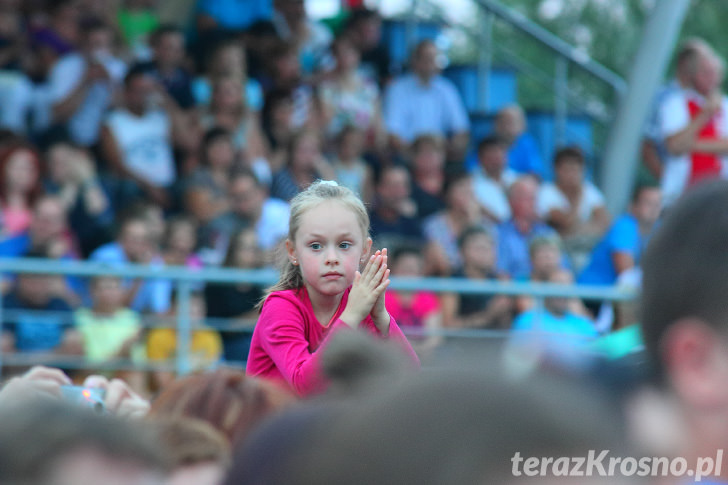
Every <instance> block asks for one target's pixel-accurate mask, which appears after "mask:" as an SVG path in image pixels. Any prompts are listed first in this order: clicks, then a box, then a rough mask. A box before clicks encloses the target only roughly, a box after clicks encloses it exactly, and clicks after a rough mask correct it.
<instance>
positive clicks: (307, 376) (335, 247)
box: [246, 180, 419, 396]
mask: <svg viewBox="0 0 728 485" xmlns="http://www.w3.org/2000/svg"><path fill="white" fill-rule="evenodd" d="M368 234H369V216H368V214H367V210H366V208H365V207H364V204H363V203H362V201H361V200H360V199H359V198H358V197H357V196H356V195H354V193H353V192H351V190H349V189H347V188H345V187H343V186H340V185H338V184H337V183H336V182H331V181H321V180H319V181H317V182H314V183H313V184H311V185H310V186H309V187H308V189H306V190H304V191H303V192H301V193H299V194H298V195H297V196H296V197H294V198H293V200H292V201H291V212H290V223H289V232H288V239H287V240H286V250H287V251H286V252H287V258H286V260H285V264H284V267H283V269H282V271H281V278H280V281H279V282H278V283H277V284H276V285H274V286H273V287H271V288H270V289H269V290H268V293H267V296H266V297H265V298H264V300H263V303H262V306H261V313H260V317H259V318H258V323H257V324H256V327H255V330H254V331H253V339H252V342H251V346H250V353H249V356H248V364H247V369H246V371H247V374H248V375H251V376H260V377H264V378H268V379H272V380H274V381H280V382H285V383H287V384H288V385H289V386H290V387H291V388H293V390H295V391H296V392H297V393H298V394H299V395H301V396H306V395H310V394H315V393H319V392H323V391H324V390H325V389H326V384H327V383H326V379H325V378H324V376H323V373H322V368H321V363H320V355H321V353H322V351H323V349H325V347H326V345H327V342H328V341H329V339H330V338H331V336H332V335H334V334H335V333H337V332H343V331H350V330H353V329H359V330H362V331H365V332H368V333H370V334H372V335H374V336H376V337H378V338H382V339H387V340H391V341H395V342H397V343H398V344H399V345H400V346H401V347H402V351H403V352H405V353H407V354H408V355H409V357H410V359H411V360H412V362H413V364H414V365H416V366H419V360H418V358H417V355H416V354H415V352H414V350H412V347H411V346H410V344H409V342H408V341H407V338H406V337H405V336H404V334H403V333H402V331H401V330H400V328H399V326H398V325H397V323H396V322H395V321H394V319H393V318H392V317H391V316H390V314H389V312H387V308H386V306H385V304H384V300H385V296H384V294H385V290H386V289H387V286H389V269H388V267H387V249H386V248H385V249H382V250H381V251H376V252H375V253H374V254H372V255H370V250H371V246H372V240H371V238H369V237H368ZM364 263H366V265H365V266H364V269H362V270H361V271H360V267H361V265H362V264H364Z"/></svg>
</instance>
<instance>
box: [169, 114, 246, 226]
mask: <svg viewBox="0 0 728 485" xmlns="http://www.w3.org/2000/svg"><path fill="white" fill-rule="evenodd" d="M236 162H237V157H236V155H235V149H234V147H233V141H232V136H231V134H230V132H229V131H228V130H226V129H224V128H221V127H218V126H215V127H213V128H211V129H209V130H208V131H207V132H206V133H205V136H204V137H203V139H202V146H201V148H200V165H199V166H198V167H197V168H196V169H195V171H194V172H192V173H191V174H190V175H189V176H188V177H187V178H186V179H185V181H184V184H183V188H182V200H183V201H184V208H185V211H186V212H188V213H189V214H191V215H192V216H193V217H194V218H195V220H196V221H197V222H199V223H200V224H203V225H204V224H205V223H207V222H209V221H211V220H212V219H214V218H215V217H217V216H218V215H220V214H222V213H223V212H225V211H226V210H227V209H228V199H227V184H228V181H229V180H230V173H231V171H232V169H233V168H234V166H235V165H236Z"/></svg>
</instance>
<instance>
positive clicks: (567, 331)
mask: <svg viewBox="0 0 728 485" xmlns="http://www.w3.org/2000/svg"><path fill="white" fill-rule="evenodd" d="M513 330H515V331H521V332H539V333H551V334H557V335H570V336H576V337H588V338H592V337H597V335H598V333H597V331H596V329H595V328H594V324H593V323H592V322H591V321H590V320H589V319H587V318H585V317H581V316H579V315H574V314H573V313H569V312H567V313H565V314H564V315H561V316H559V315H554V314H553V313H551V312H550V311H548V310H546V309H544V311H543V312H540V313H539V312H538V311H536V310H529V311H526V312H523V313H521V314H520V315H519V316H518V318H516V320H515V321H514V322H513Z"/></svg>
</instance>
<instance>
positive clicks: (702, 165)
mask: <svg viewBox="0 0 728 485" xmlns="http://www.w3.org/2000/svg"><path fill="white" fill-rule="evenodd" d="M701 110H702V108H701V106H700V105H699V104H698V103H696V102H695V100H692V99H691V100H689V101H688V111H689V112H690V119H694V118H695V117H696V116H698V114H700V111H701ZM718 138H720V136H719V134H718V126H717V123H716V117H715V116H714V117H713V118H711V120H710V121H709V122H707V123H706V124H705V125H703V127H702V128H701V129H700V131H699V132H698V139H699V140H717V139H718ZM690 158H691V160H690V161H691V164H690V181H689V182H688V183H689V185H694V184H696V183H698V182H701V181H703V180H706V179H713V178H718V177H720V173H721V169H722V163H721V159H720V157H719V156H718V155H716V154H714V153H699V152H693V153H692V154H691V155H690Z"/></svg>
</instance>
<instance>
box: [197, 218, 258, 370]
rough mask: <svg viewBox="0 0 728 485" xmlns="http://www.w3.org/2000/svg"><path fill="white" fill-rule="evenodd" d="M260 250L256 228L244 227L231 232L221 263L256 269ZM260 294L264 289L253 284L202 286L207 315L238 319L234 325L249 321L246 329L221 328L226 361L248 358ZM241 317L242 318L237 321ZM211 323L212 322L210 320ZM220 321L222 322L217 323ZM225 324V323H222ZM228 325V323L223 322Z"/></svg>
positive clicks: (226, 265) (229, 266) (231, 266)
mask: <svg viewBox="0 0 728 485" xmlns="http://www.w3.org/2000/svg"><path fill="white" fill-rule="evenodd" d="M262 255H263V251H262V250H261V248H260V246H259V245H258V238H257V236H256V233H255V229H253V228H248V229H243V230H241V231H239V232H238V233H236V234H235V235H233V237H232V238H231V240H230V244H229V246H228V251H227V255H226V256H225V261H224V263H223V266H224V267H225V268H241V269H256V268H260V267H261V266H262V264H263V257H262ZM262 296H263V290H262V289H261V288H260V287H259V286H256V285H252V284H249V283H239V284H235V285H231V284H224V283H210V284H208V285H206V286H205V301H206V302H207V309H208V310H207V315H208V317H210V318H215V319H237V320H238V321H236V322H234V323H233V325H235V324H238V325H241V324H242V325H244V324H245V323H247V322H245V320H248V321H250V323H251V325H249V328H250V330H249V331H248V332H243V331H240V330H241V329H232V330H231V331H224V330H223V331H221V332H220V335H221V336H222V341H223V348H224V355H225V360H227V361H235V362H242V361H245V360H246V359H247V357H248V350H249V348H250V338H251V335H252V322H253V321H254V320H255V318H257V313H258V312H257V310H256V309H255V306H256V305H257V304H258V302H259V301H260V299H261V298H262ZM240 320H243V321H240ZM211 323H212V324H213V326H217V327H220V326H218V325H215V322H214V321H212V322H211ZM220 323H221V324H222V321H221V322H220ZM225 323H227V322H225ZM226 327H227V325H226Z"/></svg>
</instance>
